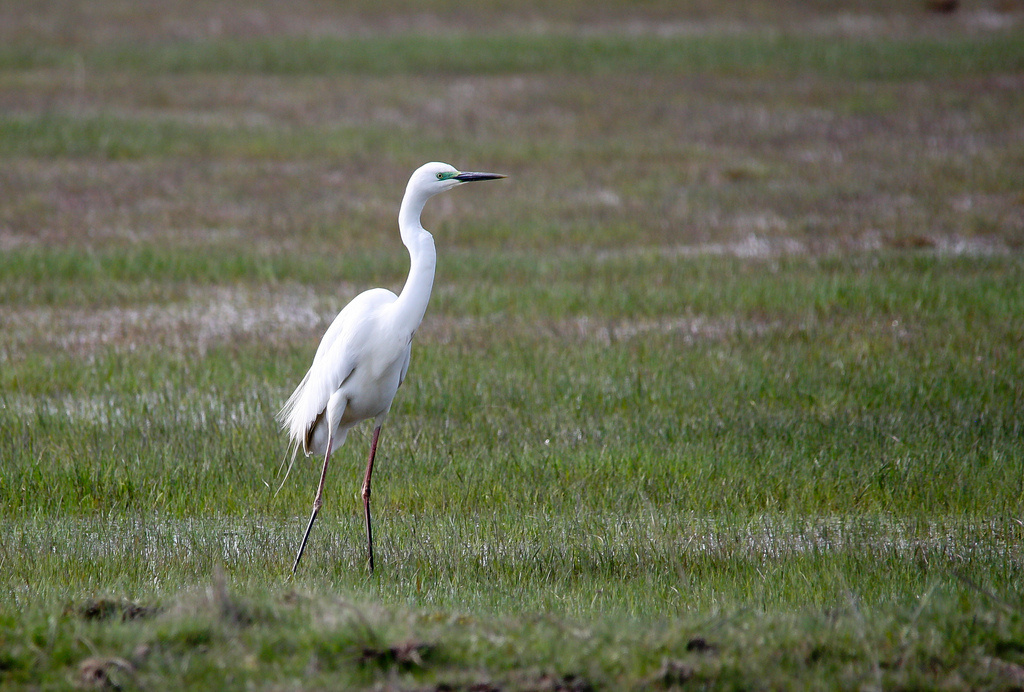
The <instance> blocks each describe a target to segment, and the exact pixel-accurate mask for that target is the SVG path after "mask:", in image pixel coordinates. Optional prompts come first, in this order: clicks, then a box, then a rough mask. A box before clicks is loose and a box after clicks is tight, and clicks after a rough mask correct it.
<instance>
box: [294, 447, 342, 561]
mask: <svg viewBox="0 0 1024 692" xmlns="http://www.w3.org/2000/svg"><path fill="white" fill-rule="evenodd" d="M333 443H334V435H330V436H328V439H327V453H326V454H324V470H323V471H321V472H320V485H319V486H317V489H316V497H315V498H313V513H312V514H310V515H309V524H307V525H306V533H305V534H303V536H302V543H301V544H300V545H299V553H298V555H296V556H295V562H294V563H293V564H292V574H295V570H297V569H298V568H299V560H301V559H302V552H303V551H304V550H305V549H306V541H308V540H309V532H310V531H312V530H313V522H314V521H316V515H317V514H319V513H320V507H321V506H322V505H323V503H324V502H323V495H324V482H325V481H326V480H327V462H328V461H329V460H330V458H331V445H332V444H333Z"/></svg>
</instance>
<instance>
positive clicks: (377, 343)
mask: <svg viewBox="0 0 1024 692" xmlns="http://www.w3.org/2000/svg"><path fill="white" fill-rule="evenodd" d="M504 177H505V176H503V175H498V174H496V173H463V172H460V171H458V170H456V169H455V168H453V167H452V166H449V165H448V164H446V163H436V162H435V163H427V164H424V165H423V166H420V167H419V168H418V169H416V171H415V172H414V173H413V174H412V177H410V178H409V184H408V186H407V187H406V188H405V196H404V197H403V198H402V206H401V208H400V210H399V212H398V228H399V230H400V231H401V234H402V242H403V243H404V244H405V246H406V247H407V248H408V249H409V257H410V260H411V262H410V268H409V277H408V278H407V279H406V281H405V287H404V288H403V289H402V293H401V295H397V296H396V295H395V294H394V293H392V292H391V291H389V290H387V289H385V288H373V289H370V290H368V291H365V292H364V293H360V294H359V295H358V296H356V297H355V298H353V299H352V302H350V303H349V304H348V305H346V306H345V308H344V309H343V310H342V311H341V312H340V313H338V316H337V317H336V318H335V319H334V322H332V323H331V326H330V327H328V329H327V332H326V333H325V334H324V337H323V339H321V341H320V346H318V347H317V349H316V355H315V356H314V357H313V364H312V365H311V366H310V367H309V371H308V372H307V373H306V376H305V377H303V378H302V382H300V383H299V386H298V387H296V388H295V391H294V392H293V393H292V395H291V396H290V397H289V398H288V401H287V402H286V403H285V405H284V406H283V407H282V409H281V412H280V413H279V414H278V419H279V420H280V421H281V424H282V427H283V428H284V429H285V430H286V431H287V432H288V435H289V437H290V438H291V441H292V444H293V446H294V449H295V451H296V452H297V451H298V448H299V447H300V446H301V448H302V451H303V452H304V453H305V454H306V456H310V455H312V454H316V455H320V454H322V455H323V457H324V467H323V471H321V473H320V484H319V486H318V487H317V490H316V497H315V499H314V500H313V513H312V514H310V517H309V524H308V525H307V526H306V533H305V534H304V535H303V536H302V543H301V544H300V545H299V552H298V554H297V555H296V556H295V563H294V564H293V565H292V574H294V573H295V570H296V569H297V568H298V566H299V560H301V559H302V552H303V551H304V550H305V548H306V541H308V540H309V532H310V531H311V530H312V528H313V522H314V521H316V515H317V513H318V512H319V511H320V507H321V505H322V504H323V493H324V482H325V481H326V479H327V462H328V461H329V460H330V458H331V453H332V452H334V451H335V450H336V449H338V447H341V445H342V444H344V442H345V437H346V436H347V435H348V431H349V430H350V429H351V428H352V427H353V426H354V425H356V424H357V423H360V422H362V421H364V420H369V419H371V418H372V419H373V420H374V428H373V440H372V442H371V443H370V458H369V460H368V461H367V462H366V476H365V479H364V480H363V516H364V517H365V519H366V547H367V555H368V562H369V566H370V571H371V572H373V530H372V528H371V525H370V476H371V475H372V474H373V458H374V456H375V455H376V453H377V441H378V439H379V438H380V428H381V425H382V424H383V423H384V420H385V419H386V418H387V415H388V412H389V411H390V410H391V402H392V401H393V400H394V398H395V393H396V392H397V391H398V387H399V386H400V385H401V384H402V381H403V380H404V379H405V374H406V372H407V371H408V369H409V355H410V352H411V348H412V337H413V335H414V334H415V333H416V329H417V328H418V327H419V326H420V322H421V321H422V320H423V314H424V312H426V309H427V301H429V300H430V289H431V287H432V286H433V283H434V266H435V263H436V254H435V251H434V238H433V236H431V235H430V233H428V232H427V231H426V230H425V229H424V228H423V226H422V225H421V223H420V214H421V212H422V211H423V206H424V205H425V204H426V202H427V200H428V199H430V198H431V197H433V196H434V195H436V194H437V193H439V192H444V191H445V190H450V189H452V188H453V187H456V186H457V185H461V184H462V183H468V182H472V181H476V180H493V179H495V178H504Z"/></svg>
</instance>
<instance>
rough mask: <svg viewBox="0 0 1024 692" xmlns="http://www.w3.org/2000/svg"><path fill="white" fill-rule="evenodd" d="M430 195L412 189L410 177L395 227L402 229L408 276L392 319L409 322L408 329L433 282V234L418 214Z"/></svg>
mask: <svg viewBox="0 0 1024 692" xmlns="http://www.w3.org/2000/svg"><path fill="white" fill-rule="evenodd" d="M430 197H431V195H430V193H428V192H426V191H424V190H422V189H420V190H418V191H417V190H414V189H413V185H412V182H411V181H410V183H409V187H407V188H406V190H405V197H403V198H402V207H401V209H400V210H399V212H398V229H399V230H400V231H401V233H402V243H404V244H405V247H407V248H408V249H409V260H410V267H409V278H407V279H406V280H405V287H404V288H402V293H401V295H399V296H398V300H397V301H396V302H395V304H394V310H395V319H396V321H397V322H398V323H399V324H403V325H411V331H416V328H417V327H419V325H420V322H421V321H422V320H423V314H424V313H425V312H426V311H427V302H428V301H429V300H430V289H431V288H432V287H433V285H434V267H435V266H436V265H437V253H436V251H435V250H434V236H432V235H430V233H429V232H428V231H427V230H426V229H425V228H423V226H422V225H421V224H420V214H421V213H422V212H423V206H424V205H425V204H426V203H427V200H428V199H429V198H430Z"/></svg>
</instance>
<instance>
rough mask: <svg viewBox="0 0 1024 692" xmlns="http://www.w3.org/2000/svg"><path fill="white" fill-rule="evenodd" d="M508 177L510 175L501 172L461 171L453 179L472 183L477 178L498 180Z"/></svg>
mask: <svg viewBox="0 0 1024 692" xmlns="http://www.w3.org/2000/svg"><path fill="white" fill-rule="evenodd" d="M506 177H508V176H504V175H501V174H500V173H459V174H458V175H453V176H452V179H454V180H458V181H459V182H462V183H471V182H473V181H475V180H497V179H498V178H506Z"/></svg>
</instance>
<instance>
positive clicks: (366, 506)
mask: <svg viewBox="0 0 1024 692" xmlns="http://www.w3.org/2000/svg"><path fill="white" fill-rule="evenodd" d="M378 438H380V426H379V425H378V426H377V427H376V428H374V429H373V442H371V443H370V459H369V460H368V461H367V462H366V479H365V480H364V481H363V516H365V517H366V552H367V555H368V556H369V565H370V573H371V574H372V573H373V529H372V528H371V527H370V476H371V475H373V458H374V457H375V456H376V455H377V440H378Z"/></svg>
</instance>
